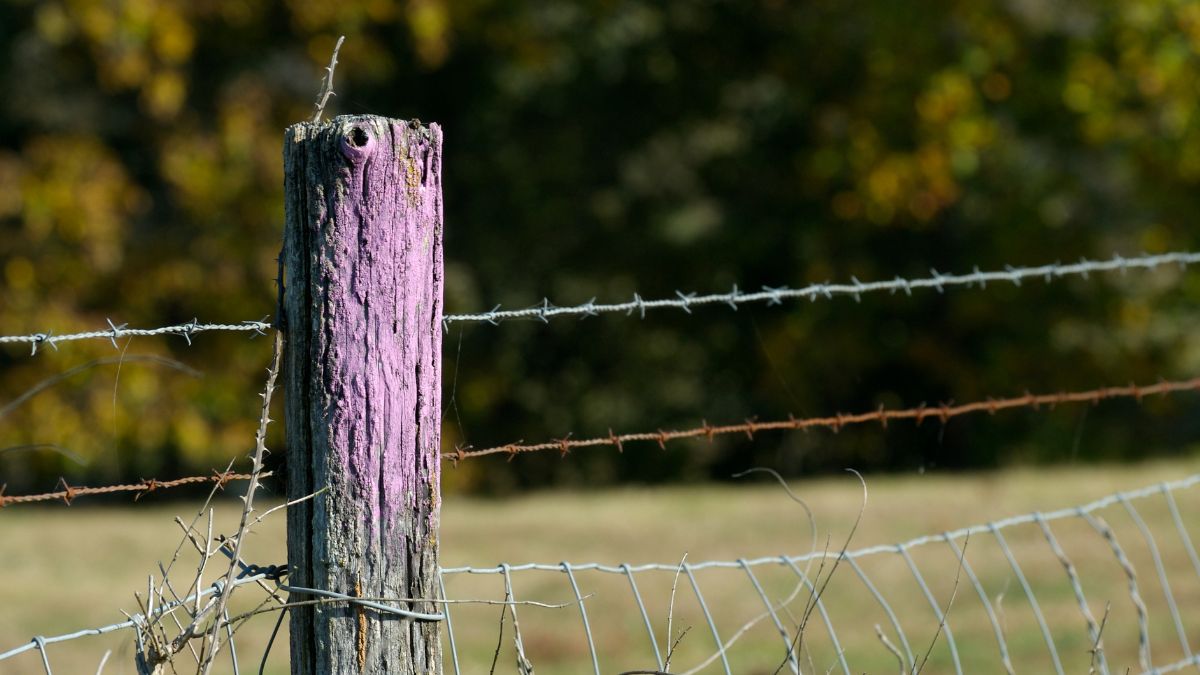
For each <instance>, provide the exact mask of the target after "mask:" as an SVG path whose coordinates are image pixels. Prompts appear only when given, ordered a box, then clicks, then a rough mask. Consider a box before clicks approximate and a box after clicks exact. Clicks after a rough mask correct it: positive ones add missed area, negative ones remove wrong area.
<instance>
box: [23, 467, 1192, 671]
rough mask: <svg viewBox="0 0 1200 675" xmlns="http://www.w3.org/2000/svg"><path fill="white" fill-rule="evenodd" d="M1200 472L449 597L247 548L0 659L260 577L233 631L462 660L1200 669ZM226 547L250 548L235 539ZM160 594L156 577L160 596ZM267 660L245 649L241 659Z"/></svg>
mask: <svg viewBox="0 0 1200 675" xmlns="http://www.w3.org/2000/svg"><path fill="white" fill-rule="evenodd" d="M1198 484H1200V474H1197V475H1192V476H1189V477H1187V478H1185V479H1182V480H1177V481H1171V482H1164V483H1159V484H1155V485H1152V486H1148V487H1145V488H1142V489H1139V490H1134V491H1129V492H1121V493H1116V494H1113V495H1109V496H1107V497H1104V498H1102V499H1099V500H1096V501H1092V502H1089V503H1085V504H1080V505H1078V506H1074V507H1069V508H1064V509H1058V510H1054V511H1048V512H1035V513H1027V514H1023V515H1018V516H1014V517H1009V518H1005V519H1002V520H997V521H993V522H990V523H983V524H977V525H972V526H969V527H963V528H959V529H955V530H951V531H947V532H943V533H937V534H928V535H924V536H920V537H917V538H913V539H909V540H907V541H903V542H899V543H894V544H884V545H875V546H868V547H859V546H855V545H854V543H855V540H854V538H853V536H851V535H850V533H849V531H848V528H846V529H843V530H839V531H838V532H836V533H833V532H830V533H829V535H828V536H831V537H833V538H834V541H832V542H831V541H830V540H829V539H827V538H826V535H824V534H822V535H819V536H818V537H816V538H813V537H810V536H807V535H810V534H811V532H808V531H806V529H807V526H806V524H805V521H806V515H805V513H804V511H802V510H801V509H800V508H796V509H795V510H794V511H789V510H787V509H786V508H785V509H781V510H780V513H779V517H780V518H781V519H785V520H788V521H789V522H795V523H798V524H799V525H800V526H799V527H797V528H796V532H797V533H798V536H797V537H796V539H797V540H803V541H802V542H798V541H795V540H792V541H781V542H779V545H780V548H781V549H782V550H791V551H795V550H796V549H797V548H800V549H803V548H805V547H808V548H809V549H810V550H808V551H807V552H801V553H799V554H796V553H787V554H781V555H779V556H765V557H756V558H751V559H744V558H743V559H732V560H705V561H694V562H693V561H689V560H688V559H687V558H686V556H683V557H682V559H681V560H678V561H671V562H657V563H651V564H641V563H630V562H616V561H613V562H560V563H502V564H499V565H496V566H491V567H454V568H445V569H443V570H442V571H441V574H440V578H439V581H440V585H439V587H440V595H441V597H440V598H437V599H436V600H441V601H447V602H402V601H401V599H397V598H390V599H389V598H355V597H351V596H350V595H348V594H343V593H337V592H333V591H328V590H324V589H310V588H303V587H299V586H293V585H290V584H289V583H288V582H287V579H286V566H284V565H279V564H271V565H258V564H252V563H239V564H238V573H237V575H236V576H235V577H234V578H233V579H232V581H228V582H227V581H225V580H224V579H217V580H216V581H214V582H212V583H209V584H207V585H204V586H202V587H198V588H191V589H189V590H188V591H183V588H180V589H178V590H179V591H180V593H179V594H178V595H171V594H173V593H174V591H175V589H174V588H173V587H170V586H169V584H167V583H166V582H165V581H164V579H166V578H167V575H168V574H170V575H171V576H172V577H173V578H177V579H178V578H180V575H179V571H180V570H174V571H172V570H166V569H164V572H163V576H162V577H160V578H156V579H152V580H151V585H152V586H154V585H160V586H162V587H166V588H168V591H167V592H166V595H167V596H170V597H168V598H167V599H166V601H165V602H162V604H159V605H157V606H156V605H153V604H151V605H147V606H145V608H144V609H145V611H144V612H142V613H139V614H134V615H132V616H130V617H129V618H126V619H125V620H122V621H117V622H114V623H112V624H109V625H106V626H100V627H95V628H89V629H84V630H79V631H75V632H71V633H68V634H63V635H55V636H39V637H36V638H33V639H31V640H30V641H28V642H27V643H25V644H23V645H20V646H18V647H16V648H14V649H11V650H9V651H7V652H3V653H0V664H3V665H0V671H3V672H9V670H8V668H7V667H6V666H7V665H9V664H12V665H13V666H18V667H19V669H18V670H12V671H11V672H29V671H30V670H31V669H33V668H35V667H40V669H42V670H44V671H45V672H48V673H53V672H55V670H54V660H55V659H54V656H55V645H59V644H61V643H63V642H68V641H73V640H81V639H87V638H90V637H94V636H101V635H106V634H110V633H114V632H119V631H128V632H129V633H130V634H131V636H132V635H138V636H142V635H144V633H145V629H146V627H148V626H152V625H161V624H164V623H166V622H167V621H168V620H170V621H171V623H170V624H169V625H174V626H177V630H178V628H181V627H186V626H187V625H188V622H189V620H190V619H191V618H193V617H194V615H195V608H196V607H202V606H208V605H207V603H206V602H202V601H206V600H207V601H208V602H211V601H212V598H214V596H216V595H219V594H220V592H221V591H222V589H223V588H225V585H226V584H227V583H228V584H230V585H231V587H233V588H236V589H238V590H239V593H241V592H242V591H243V589H244V590H246V591H249V590H251V589H254V588H255V587H257V588H258V590H257V591H255V592H254V593H251V594H248V596H249V597H245V596H243V597H242V598H241V604H240V605H237V606H236V607H235V608H234V609H233V610H232V611H231V612H230V613H228V614H227V616H226V621H227V624H226V625H228V626H230V627H231V630H230V635H231V636H232V635H233V634H234V631H235V630H236V629H237V628H239V627H240V626H241V625H242V623H244V622H245V621H248V620H251V619H255V620H261V621H265V622H267V623H273V622H274V620H276V619H277V618H278V617H279V616H280V610H281V608H283V607H284V606H286V605H288V604H292V603H296V602H301V601H309V602H311V601H316V600H323V601H328V602H337V603H350V604H354V605H359V606H363V607H366V608H369V609H370V610H372V611H375V612H381V613H382V612H388V613H400V614H404V615H406V616H408V617H409V618H413V617H414V616H415V617H416V618H420V619H424V620H442V621H444V630H443V632H442V635H443V647H444V653H445V664H444V665H445V669H446V671H447V672H454V673H474V672H540V673H578V672H595V673H626V672H670V673H756V672H768V673H769V672H776V670H777V669H778V670H779V672H791V673H817V672H840V673H858V672H871V673H874V672H909V673H912V672H917V671H919V672H926V673H942V672H946V673H949V672H953V673H973V672H1010V673H1011V672H1055V673H1076V672H1096V673H1109V672H1112V673H1123V672H1135V673H1169V672H1178V671H1182V670H1190V669H1192V668H1193V667H1196V666H1200V660H1198V657H1197V655H1196V653H1195V652H1194V651H1193V646H1194V645H1193V642H1194V640H1195V636H1196V634H1197V631H1198V630H1200V615H1197V613H1196V612H1195V609H1194V608H1195V606H1196V598H1197V597H1200V558H1198V556H1197V551H1196V548H1195V546H1194V537H1193V530H1194V525H1191V524H1189V522H1188V521H1189V519H1188V518H1186V516H1185V514H1192V513H1195V512H1197V509H1200V490H1197V487H1196V486H1197V485H1198ZM930 498H931V499H933V498H935V497H933V496H931V497H930ZM780 499H781V500H782V499H783V497H782V494H781V495H780ZM884 507H886V505H884ZM874 508H880V506H879V505H875V506H874ZM697 517H698V518H703V517H705V514H703V513H699V514H697ZM685 526H693V524H691V523H688V524H685ZM203 529H204V528H203V527H197V528H195V529H194V530H193V531H195V532H198V533H199V532H203ZM800 534H803V535H805V536H799V535H800ZM813 542H815V548H814V547H813ZM843 546H845V550H842V547H843ZM214 548H215V550H216V552H218V553H222V554H223V557H219V558H218V559H231V558H232V553H231V552H230V547H229V546H227V545H225V543H224V542H219V543H218V544H217V545H216V546H215V547H214ZM167 567H170V566H169V565H168V566H167ZM160 569H163V568H160ZM188 576H190V572H186V570H185V571H184V574H183V577H182V578H185V579H186V578H187V577H188ZM154 596H155V593H154V592H153V588H151V589H148V592H147V593H146V594H145V595H144V596H143V597H146V598H148V597H154ZM423 606H424V607H436V609H435V610H434V611H433V612H421V611H417V610H418V609H419V608H420V607H423ZM176 618H178V623H175V619H176ZM139 639H143V638H141V637H139ZM233 642H234V641H231V642H230V644H231V646H232V644H233ZM275 649H281V650H282V649H284V648H283V647H282V646H280V645H276V646H275ZM185 653H186V652H185ZM230 656H232V658H233V659H236V658H237V651H236V649H230V650H229V652H227V656H226V658H229V657H230ZM277 656H278V654H277ZM261 658H263V654H258V653H254V654H249V653H248V652H247V650H245V649H243V650H242V660H243V662H244V663H243V664H241V670H244V671H246V672H253V670H254V668H255V667H256V666H257V664H258V663H259V660H260V659H261ZM245 662H252V665H247V663H245ZM231 663H232V661H231ZM35 664H36V665H35ZM222 665H225V664H222ZM227 667H232V666H227ZM514 668H515V670H514ZM493 669H494V670H493ZM59 672H61V671H59ZM228 672H239V671H238V670H237V669H234V670H231V671H228Z"/></svg>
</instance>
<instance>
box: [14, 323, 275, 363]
mask: <svg viewBox="0 0 1200 675" xmlns="http://www.w3.org/2000/svg"><path fill="white" fill-rule="evenodd" d="M268 318H269V317H265V316H264V317H263V318H262V319H260V320H258V321H243V322H241V323H200V322H199V321H197V320H196V319H192V320H191V321H189V322H188V323H182V324H178V325H175V326H160V327H158V328H127V327H126V326H128V324H124V323H121V324H114V323H113V322H112V319H107V321H108V329H107V330H91V331H84V332H82V333H68V334H65V335H55V334H54V331H46V332H44V333H31V334H28V335H0V344H5V343H26V344H29V345H31V346H32V351H31V354H37V350H38V348H39V347H41V346H42V345H49V346H51V347H54V348H55V349H58V343H60V342H71V341H74V340H95V339H103V340H110V341H112V345H113V347H114V348H118V347H117V340H119V339H121V338H123V337H152V336H155V335H178V336H180V337H182V338H184V339H185V340H187V343H188V344H189V345H190V344H192V336H193V335H195V334H196V333H205V332H210V331H249V332H252V333H255V334H257V335H266V331H267V329H269V328H271V324H270V323H269V322H268V321H267V319H268Z"/></svg>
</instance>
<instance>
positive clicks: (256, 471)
mask: <svg viewBox="0 0 1200 675" xmlns="http://www.w3.org/2000/svg"><path fill="white" fill-rule="evenodd" d="M339 44H340V42H339ZM331 76H332V72H331ZM282 353H283V333H281V332H279V331H276V332H275V344H274V353H273V354H272V356H271V368H270V370H268V371H267V383H266V386H265V387H264V388H263V393H262V394H261V396H262V415H261V416H260V417H259V420H258V431H257V432H256V433H255V436H254V456H253V457H252V464H251V470H250V484H249V485H247V486H246V496H245V497H243V498H242V502H243V504H242V519H241V523H240V524H239V525H238V533H237V540H236V543H235V544H234V546H233V556H232V559H231V560H230V561H229V570H228V571H227V572H226V573H225V580H224V585H223V586H222V588H221V592H220V593H219V594H218V595H217V599H216V602H215V603H214V606H215V611H214V613H213V616H214V617H216V619H215V620H214V621H213V624H212V629H211V632H210V634H209V644H210V645H211V647H210V648H209V651H208V653H207V654H206V655H205V657H204V659H203V660H202V662H201V664H200V665H201V667H202V669H203V670H202V672H203V675H208V673H210V672H211V671H212V666H213V661H214V659H215V658H216V656H217V651H218V650H219V649H220V638H221V633H220V627H221V621H220V618H221V617H224V616H226V613H225V608H226V605H227V604H228V602H229V595H230V593H232V592H233V580H234V577H235V576H236V575H237V572H238V563H239V562H240V561H241V553H242V542H243V541H245V540H246V533H247V526H248V525H249V523H250V515H251V514H252V513H254V493H255V491H256V490H257V489H258V481H259V477H260V475H261V474H262V473H263V460H264V459H265V458H266V455H267V452H268V451H267V425H268V424H270V423H271V397H272V396H273V395H274V393H275V380H276V378H277V377H278V376H279V361H280V358H281V356H282Z"/></svg>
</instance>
